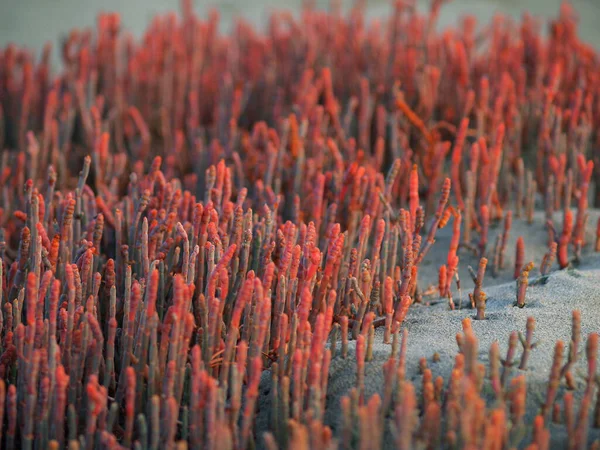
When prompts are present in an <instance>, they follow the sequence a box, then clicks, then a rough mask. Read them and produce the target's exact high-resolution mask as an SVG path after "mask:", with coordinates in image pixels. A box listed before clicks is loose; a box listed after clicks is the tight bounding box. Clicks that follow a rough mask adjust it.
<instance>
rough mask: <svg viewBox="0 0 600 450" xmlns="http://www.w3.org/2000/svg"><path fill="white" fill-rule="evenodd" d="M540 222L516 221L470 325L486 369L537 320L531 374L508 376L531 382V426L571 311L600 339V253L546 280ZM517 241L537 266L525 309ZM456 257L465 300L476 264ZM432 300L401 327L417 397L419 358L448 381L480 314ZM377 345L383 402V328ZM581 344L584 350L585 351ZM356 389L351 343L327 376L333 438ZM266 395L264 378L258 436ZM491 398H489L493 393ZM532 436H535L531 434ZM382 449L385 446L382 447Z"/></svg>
mask: <svg viewBox="0 0 600 450" xmlns="http://www.w3.org/2000/svg"><path fill="white" fill-rule="evenodd" d="M599 214H600V211H591V212H590V219H589V222H588V223H589V224H594V225H595V224H596V220H597V218H598V216H599ZM560 216H562V214H558V213H557V214H555V218H554V221H555V225H556V227H557V228H558V229H559V230H560V229H561V227H562V225H561V220H560ZM543 217H544V216H543V213H536V217H535V219H536V220H535V221H534V223H533V224H531V225H529V224H527V223H526V222H525V221H524V220H521V219H515V220H514V221H513V229H512V232H511V235H510V242H509V245H508V251H507V254H506V268H505V269H504V270H503V271H502V272H501V273H500V274H499V276H498V277H497V278H494V277H492V276H491V275H490V274H489V272H488V273H487V274H486V277H485V280H484V283H483V289H484V291H485V292H486V294H487V295H488V301H487V307H486V320H483V321H477V320H472V325H473V330H474V332H475V335H476V336H477V338H478V340H479V361H480V362H482V363H485V364H486V366H487V363H488V361H489V357H488V352H489V348H490V345H491V344H492V342H494V341H497V342H498V343H499V345H500V354H501V355H502V357H504V355H505V354H506V350H507V347H508V338H509V336H510V334H511V332H513V331H520V332H522V333H525V330H526V322H527V318H528V317H529V316H532V317H534V318H535V320H536V328H535V333H534V342H539V345H538V346H537V347H536V348H535V349H534V350H533V351H532V353H531V356H530V359H529V363H528V366H527V370H525V371H520V370H518V369H517V368H516V367H515V368H513V369H512V372H511V376H512V377H514V376H517V375H519V374H525V375H526V379H527V422H528V423H532V421H533V417H534V416H535V415H536V414H537V413H538V412H539V409H540V406H541V405H542V403H543V401H544V399H545V398H546V389H547V385H548V377H549V373H550V367H551V365H552V357H553V351H554V345H555V343H556V341H557V340H562V341H563V342H564V343H565V348H566V349H568V343H569V341H570V336H571V314H572V311H573V310H575V309H578V310H580V312H581V333H582V340H583V341H585V339H586V338H587V335H588V334H589V333H592V332H600V319H599V318H600V290H599V289H598V286H599V285H600V254H598V253H596V254H594V253H590V251H591V249H590V245H589V244H588V245H587V247H586V249H585V252H584V256H583V258H582V262H581V263H580V264H578V265H572V267H570V268H568V269H565V270H559V269H558V266H557V264H556V263H555V265H554V267H553V270H552V272H551V273H550V275H549V276H547V277H546V278H545V279H542V277H541V276H540V274H539V270H538V269H537V268H538V267H539V265H540V262H541V259H542V257H543V255H544V253H545V252H546V249H547V233H546V231H545V229H544V225H543V223H544V221H543V220H542V219H543ZM449 225H451V224H449ZM447 228H448V229H444V230H442V232H441V233H440V235H439V237H438V240H437V242H436V243H435V245H434V246H433V248H432V250H431V252H430V254H429V255H428V257H427V258H426V260H425V261H424V262H423V267H422V269H421V270H420V280H421V281H420V285H421V286H425V285H427V284H428V282H431V283H433V282H435V280H436V279H437V269H438V264H441V263H442V262H444V261H445V257H446V253H447V250H448V245H449V240H450V236H449V234H450V228H451V227H450V226H449V227H447ZM591 228H592V227H589V229H588V233H587V242H588V243H593V242H594V239H593V236H594V233H593V230H592V229H591ZM499 232H501V229H500V227H498V228H497V229H495V230H494V231H493V232H491V233H490V241H492V242H493V240H494V239H495V235H496V234H497V233H499ZM518 236H524V238H525V244H526V261H530V260H531V261H534V262H535V264H536V269H534V270H533V271H532V274H531V277H530V284H531V286H530V287H529V288H528V290H527V296H526V306H525V307H524V308H523V309H520V308H517V307H515V306H514V303H515V300H516V283H515V281H514V280H513V279H512V273H513V266H514V253H515V251H514V249H515V241H516V239H517V238H518ZM490 251H491V249H490ZM459 256H460V258H461V261H460V276H461V279H462V280H463V283H461V284H462V285H463V297H464V298H465V299H468V293H469V292H472V287H473V283H472V281H471V280H470V277H469V276H468V272H467V266H468V265H472V266H474V267H475V264H476V262H477V260H478V259H477V258H476V257H475V256H473V255H471V253H470V252H469V251H468V250H466V249H463V250H462V251H461V252H460V253H459ZM427 300H429V303H430V304H422V305H414V306H413V307H411V309H410V311H409V314H408V316H407V318H406V320H405V322H404V324H403V327H404V328H406V329H407V330H408V347H407V379H408V380H411V381H412V382H413V384H414V386H415V388H416V389H417V395H419V392H420V386H421V375H420V374H419V367H418V363H419V359H420V358H422V357H425V358H427V361H428V366H429V368H430V369H431V370H432V372H433V376H434V378H435V377H437V376H439V375H441V376H442V377H443V378H444V380H445V381H446V382H447V380H448V379H449V376H450V373H451V371H452V367H453V364H454V357H455V355H456V354H457V353H458V347H457V344H456V339H455V336H456V334H457V333H459V332H461V331H462V320H463V319H464V318H466V317H471V318H474V316H475V311H474V310H472V309H462V310H460V311H459V310H455V311H450V310H449V308H448V306H447V303H446V302H439V298H438V296H430V297H427V298H426V299H425V301H427ZM465 303H466V302H465ZM374 342H375V344H374V348H373V360H372V361H370V362H367V363H366V366H365V379H366V381H365V383H366V385H365V398H369V397H370V396H371V395H373V394H374V393H379V395H380V396H382V394H383V387H384V384H385V383H384V377H383V369H382V365H383V363H384V362H385V361H387V360H388V358H389V356H390V352H391V346H390V345H387V344H383V332H382V329H378V330H377V333H376V336H375V341H374ZM584 345H585V344H582V347H583V346H584ZM434 353H438V354H439V355H440V360H439V362H433V361H432V357H433V354H434ZM521 353H522V347H521V345H520V344H519V346H518V350H517V359H519V360H520V357H521ZM566 353H567V351H566V352H565V361H566ZM585 367H586V363H585V357H584V356H582V357H581V358H580V361H579V363H578V365H577V368H576V369H575V370H574V373H576V374H577V375H576V380H577V383H578V387H579V389H578V391H577V393H578V394H581V393H582V391H583V388H582V386H583V385H584V383H585V381H584V378H583V376H584V375H583V374H584V373H585ZM355 383H356V358H355V346H354V342H353V341H351V342H350V345H349V350H348V357H347V358H345V359H344V358H342V357H341V354H340V346H338V347H337V350H336V354H335V355H333V359H332V363H331V367H330V371H329V385H328V390H327V407H326V413H325V423H326V424H328V425H329V426H331V427H332V430H333V432H334V435H335V434H336V429H337V430H339V427H340V424H341V411H340V399H341V398H342V397H343V396H345V395H347V394H348V392H349V390H350V389H351V388H353V387H354V386H355ZM564 389H565V387H564V383H563V386H562V387H561V393H560V394H559V396H558V398H559V399H561V398H562V392H564ZM269 391H270V375H269V373H268V372H265V376H264V378H263V383H262V386H261V393H262V394H263V397H262V398H261V402H260V411H259V415H258V418H257V426H258V429H259V430H265V429H266V427H267V426H268V420H269V409H270V396H269V395H268V393H269ZM484 392H485V388H484ZM488 392H490V391H489V389H488ZM576 398H577V394H576ZM488 400H489V402H490V405H488V406H491V403H492V401H493V398H492V396H491V395H489V396H488ZM559 403H560V404H561V407H562V401H559ZM576 404H577V403H576ZM388 425H389V424H388ZM528 432H529V433H530V432H531V429H529V430H528ZM551 432H552V448H553V449H562V448H566V447H565V445H566V437H567V435H566V430H565V427H564V426H563V425H555V424H553V425H552V426H551ZM389 433H390V430H389V426H388V427H387V429H386V435H387V436H388V439H384V442H385V443H387V445H389V448H393V445H392V443H391V442H392V440H391V439H390V438H389V437H390V434H389ZM599 438H600V430H599V429H595V430H594V429H592V430H590V435H589V442H590V443H591V442H593V441H594V440H595V439H599ZM528 442H529V441H528ZM259 446H260V441H259ZM384 448H388V447H387V446H386V445H384Z"/></svg>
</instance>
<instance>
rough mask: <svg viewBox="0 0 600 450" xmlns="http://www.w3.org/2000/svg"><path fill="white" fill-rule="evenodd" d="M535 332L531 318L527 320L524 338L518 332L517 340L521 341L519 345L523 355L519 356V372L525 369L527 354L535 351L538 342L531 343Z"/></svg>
mask: <svg viewBox="0 0 600 450" xmlns="http://www.w3.org/2000/svg"><path fill="white" fill-rule="evenodd" d="M534 330H535V319H534V318H533V317H528V318H527V331H526V332H525V336H523V333H521V332H519V340H520V341H521V345H522V346H523V354H522V355H521V363H520V364H519V369H520V370H526V369H527V361H528V360H529V354H530V353H531V350H533V349H535V348H536V347H537V346H538V345H539V342H535V343H533V332H534Z"/></svg>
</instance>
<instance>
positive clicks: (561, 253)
mask: <svg viewBox="0 0 600 450" xmlns="http://www.w3.org/2000/svg"><path fill="white" fill-rule="evenodd" d="M572 234H573V213H572V212H571V210H570V209H568V210H566V211H565V216H564V223H563V231H562V234H561V235H560V238H559V239H558V249H557V255H558V265H559V266H560V268H561V269H564V268H565V267H567V266H568V265H569V254H568V246H569V242H571V236H572Z"/></svg>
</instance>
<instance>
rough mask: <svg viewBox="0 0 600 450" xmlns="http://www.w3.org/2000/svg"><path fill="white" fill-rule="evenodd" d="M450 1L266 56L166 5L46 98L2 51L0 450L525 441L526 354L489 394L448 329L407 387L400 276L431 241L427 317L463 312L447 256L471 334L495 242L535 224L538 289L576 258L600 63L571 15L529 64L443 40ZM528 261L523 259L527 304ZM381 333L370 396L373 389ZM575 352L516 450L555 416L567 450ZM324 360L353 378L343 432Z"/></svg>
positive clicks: (35, 70)
mask: <svg viewBox="0 0 600 450" xmlns="http://www.w3.org/2000/svg"><path fill="white" fill-rule="evenodd" d="M442 3H443V1H438V0H434V1H433V2H432V5H431V9H430V11H429V12H428V13H426V14H421V13H419V12H418V11H417V10H416V9H415V8H414V6H413V5H412V4H411V2H403V1H397V2H394V6H393V11H392V14H391V17H390V18H389V20H388V21H387V22H385V23H383V22H375V23H373V24H369V23H367V21H366V20H365V12H364V10H363V9H364V5H363V2H357V4H356V5H355V6H354V7H353V8H352V9H351V10H350V12H349V13H348V16H347V17H344V16H342V15H341V14H340V12H339V11H338V10H337V9H335V8H334V9H333V10H332V12H330V13H325V12H322V11H318V10H315V9H312V8H310V7H308V6H307V7H305V9H304V10H303V12H302V15H301V16H300V17H299V18H295V17H293V16H292V15H290V14H289V13H275V14H273V15H272V16H271V18H270V22H269V26H268V27H267V29H266V31H264V32H261V31H257V30H255V29H254V28H253V27H252V26H251V25H250V24H248V23H247V22H245V21H243V20H239V21H237V22H236V23H235V25H234V29H233V31H232V32H231V33H230V34H221V33H220V32H219V26H218V25H219V16H218V13H216V12H212V13H210V14H209V15H208V17H206V18H202V17H199V16H197V15H196V14H195V13H194V12H193V10H192V7H191V2H190V1H184V2H183V8H182V15H181V17H177V16H176V15H174V14H168V15H166V16H162V17H157V18H155V19H154V20H153V21H152V23H151V25H150V26H149V28H148V30H147V31H146V33H145V34H144V36H143V38H142V39H141V40H139V41H138V40H135V39H134V38H132V37H131V36H130V35H129V34H127V33H124V32H123V31H122V30H121V24H120V18H119V16H118V15H117V14H104V15H101V16H100V17H99V20H98V24H97V27H96V29H95V30H85V31H73V32H71V33H70V34H69V35H68V36H67V38H66V39H65V40H64V42H63V43H62V46H61V47H60V54H61V56H62V60H63V64H64V69H63V70H62V71H61V72H60V73H57V74H53V72H52V69H51V66H50V60H51V46H50V45H48V46H47V47H45V49H44V51H43V53H42V56H41V58H40V59H36V58H34V56H33V55H32V54H31V53H30V52H29V51H27V50H24V49H21V48H19V47H17V46H15V45H8V46H7V47H5V48H4V49H2V50H1V51H0V149H2V153H1V157H0V190H1V195H0V261H1V263H0V433H1V435H0V446H3V448H7V449H16V448H23V449H34V448H35V449H38V448H40V449H45V448H51V449H57V448H66V447H68V448H70V449H77V448H87V449H92V448H107V449H120V448H139V449H161V448H166V449H174V448H187V447H188V446H189V447H190V448H207V449H217V448H222V449H239V450H246V449H248V448H255V447H256V446H259V447H266V448H270V449H276V448H288V447H289V448H297V449H308V448H329V447H331V448H333V447H335V446H337V445H339V446H340V447H344V448H378V447H380V446H381V445H382V444H383V439H384V434H385V433H386V430H387V429H388V428H389V423H388V422H389V421H388V418H391V421H393V428H394V434H393V442H394V445H395V446H397V447H398V448H400V449H406V450H408V449H411V448H438V447H444V448H459V447H461V448H469V449H473V448H485V449H492V448H494V449H509V448H513V447H516V446H517V445H519V444H520V443H521V440H520V439H519V437H520V436H522V435H523V430H524V429H525V427H527V426H528V425H532V424H531V423H528V422H527V421H528V420H530V418H529V417H527V416H526V414H525V408H526V397H527V389H526V387H527V386H526V375H525V374H524V373H523V374H519V375H517V376H512V368H513V366H514V365H516V362H515V361H516V347H517V343H518V335H517V334H516V333H513V335H511V337H510V341H509V350H508V354H507V356H506V358H505V359H504V360H501V359H500V356H499V348H498V346H497V345H494V346H492V348H491V349H490V361H489V371H486V367H485V366H484V365H483V364H480V363H479V362H478V351H479V350H478V340H477V338H476V336H475V332H474V331H473V329H472V328H471V323H470V320H469V319H466V320H465V321H464V324H463V325H464V332H463V333H459V335H457V342H458V343H459V353H458V354H457V355H456V359H455V363H454V368H453V370H452V371H451V373H450V374H449V377H447V379H444V378H442V377H438V378H435V379H434V378H433V374H432V371H431V370H430V369H429V368H428V367H427V361H426V360H423V364H421V366H422V367H421V369H422V386H421V389H418V388H417V387H416V386H415V385H414V384H413V382H412V381H411V380H410V379H409V378H408V377H407V376H406V370H407V360H406V359H407V351H406V346H407V329H406V325H405V323H404V322H405V319H406V317H407V315H408V314H409V312H410V310H411V308H412V307H413V305H414V304H415V303H425V302H424V296H425V295H426V293H427V291H428V289H427V287H426V286H425V282H426V281H428V280H422V279H420V278H419V276H420V270H422V269H423V267H424V264H423V263H424V261H427V258H428V255H429V252H430V250H431V248H432V247H433V246H434V245H436V237H438V232H439V231H440V229H442V228H444V227H445V226H446V225H447V224H449V222H452V225H451V227H450V226H449V227H448V228H452V230H451V231H449V234H450V245H449V249H448V254H447V258H446V259H445V264H444V265H442V266H441V267H440V269H439V277H438V283H437V284H438V288H437V291H439V296H440V297H441V298H444V299H447V301H448V304H449V307H450V308H452V309H454V308H458V309H461V308H462V306H463V305H462V304H461V302H459V303H458V305H456V304H455V302H454V300H453V292H452V291H453V287H452V285H453V283H454V282H456V289H457V290H458V292H459V295H460V279H459V262H460V255H461V252H464V251H470V252H473V253H474V254H475V255H477V258H478V260H479V261H480V264H479V270H478V273H477V275H476V276H475V277H474V281H475V290H474V292H473V294H472V303H473V304H472V305H465V306H466V307H468V306H472V307H474V308H476V310H477V316H476V318H477V319H483V318H484V317H485V305H486V294H485V292H484V291H483V289H482V284H483V279H484V274H485V270H486V264H487V261H488V259H487V258H488V257H489V258H491V259H490V261H493V270H494V275H495V276H497V275H499V274H500V273H501V272H502V271H503V270H504V269H505V265H506V264H505V255H506V252H507V248H508V247H509V244H508V240H509V235H510V230H511V224H512V221H513V218H514V220H521V217H524V218H525V219H526V220H527V221H528V222H531V221H532V220H533V217H534V216H533V214H534V208H535V206H536V203H535V201H536V198H538V197H539V198H541V199H542V200H543V204H544V207H545V210H546V219H547V220H548V224H547V229H548V233H549V245H548V247H549V252H548V254H547V256H546V257H545V258H544V262H543V263H542V264H541V271H542V274H548V273H549V271H550V269H551V267H552V263H553V261H554V258H555V257H557V258H558V263H559V266H560V267H561V268H564V267H567V266H568V265H569V264H570V261H571V259H574V260H575V261H578V260H579V259H580V258H581V257H582V254H583V253H582V252H584V250H586V245H588V244H590V243H589V242H586V240H585V230H586V221H587V218H588V215H589V213H588V197H593V198H594V205H595V206H600V195H599V192H600V191H599V190H598V188H597V186H596V187H594V185H593V183H592V179H593V177H594V176H595V175H596V176H597V174H598V167H597V166H596V167H595V166H594V163H593V161H595V160H597V158H598V157H599V156H600V155H599V154H598V149H599V148H600V146H599V144H600V133H598V131H597V130H599V129H600V110H599V109H598V108H597V104H598V100H599V99H600V84H599V83H598V77H599V75H600V60H599V59H598V58H597V54H596V53H595V52H594V50H593V49H592V48H591V47H590V46H588V45H586V44H584V43H583V42H581V41H580V40H579V38H578V36H577V34H576V24H575V20H574V18H573V11H572V10H571V7H570V6H569V4H564V5H563V7H562V8H561V10H560V14H559V16H558V18H557V19H556V20H555V21H553V22H552V23H551V26H550V33H549V36H548V38H543V37H542V33H541V31H540V30H539V27H538V26H536V24H535V23H534V21H533V20H532V19H531V18H529V17H528V16H525V17H524V19H523V22H522V23H521V25H520V27H517V26H516V25H514V24H512V23H509V22H503V21H502V20H500V19H499V18H498V19H496V20H494V21H493V22H492V23H491V25H490V26H489V28H487V29H486V31H485V32H484V33H483V34H482V35H478V34H476V26H475V25H476V23H475V19H474V18H472V17H468V18H466V19H465V21H464V23H463V27H462V28H461V29H459V30H454V31H451V30H448V31H443V32H438V31H437V27H436V21H437V17H438V14H439V8H440V7H441V5H442ZM482 49H483V50H482ZM590 149H594V150H593V153H592V152H591V151H590ZM547 173H551V176H550V177H547V176H546V174H547ZM565 173H567V174H568V175H565ZM594 188H595V189H596V191H595V192H590V191H591V190H593V189H594ZM573 200H575V201H576V202H575V204H576V212H575V213H573V212H572V210H571V205H572V203H573ZM560 210H562V211H563V217H564V219H563V224H562V231H561V233H560V235H559V234H557V232H556V231H555V229H554V226H553V224H552V218H553V214H554V212H555V211H560ZM513 212H514V214H513ZM499 221H503V227H502V232H501V235H499V237H498V238H497V239H496V245H495V247H494V249H493V252H494V253H493V254H491V253H490V247H491V245H489V241H490V235H491V232H492V231H493V230H494V229H495V226H496V224H497V223H498V222H499ZM598 229H599V230H600V226H599V227H598ZM596 236H600V232H598V233H597V235H596ZM598 239H600V238H598V237H597V241H596V242H595V249H596V251H598V249H599V248H600V246H599V244H598ZM524 249H525V242H524V239H523V238H519V240H518V241H517V244H516V258H515V265H514V278H519V286H520V287H519V294H518V302H519V306H524V304H525V288H526V287H527V282H528V278H527V275H528V274H529V271H530V269H531V267H532V266H530V265H528V266H526V267H525V268H524V266H523V265H524V262H525V259H524V258H525V254H524ZM427 262H428V263H431V262H432V261H431V260H429V261H427ZM421 274H422V272H421ZM433 290H434V291H435V288H434V289H433ZM444 301H446V300H444ZM578 317H579V316H577V317H576V316H575V315H574V319H573V327H574V329H575V328H577V326H578V325H577V321H578V320H579V318H578ZM576 319H577V320H576ZM534 323H535V322H534V321H533V319H531V320H530V321H528V324H527V334H526V337H524V338H522V342H523V348H524V353H523V356H522V358H521V362H520V368H521V369H526V366H527V360H528V356H529V354H530V352H531V351H533V350H534V349H535V345H536V344H534V343H532V335H533V328H534ZM380 327H383V328H384V332H383V341H384V342H385V343H390V344H391V353H390V357H389V360H388V361H387V362H386V363H385V364H384V366H383V371H384V376H385V380H386V386H385V389H384V393H383V397H381V398H380V397H379V396H378V395H374V396H370V397H369V396H368V395H367V392H366V389H365V379H366V377H367V376H368V371H367V369H368V367H369V364H371V362H372V359H373V345H374V340H375V339H380V335H379V334H378V333H377V332H376V329H378V328H380ZM579 334H580V333H579V332H576V331H574V333H573V339H572V343H571V347H570V348H571V350H570V352H569V359H568V362H567V363H566V365H563V353H564V344H562V343H561V342H559V343H558V344H557V346H556V350H555V355H554V362H553V365H552V368H551V372H550V379H549V382H548V389H547V395H546V398H545V400H544V403H543V407H542V410H541V412H540V413H539V414H538V415H536V417H535V418H534V421H533V433H532V434H531V435H527V438H528V439H529V442H530V447H528V448H529V449H540V450H541V449H545V448H548V445H549V439H550V433H551V428H550V415H551V413H552V412H553V410H554V408H555V407H556V405H557V404H558V403H557V402H558V400H562V401H564V404H565V411H564V416H565V420H566V421H567V422H568V434H569V442H570V444H569V445H570V447H569V448H573V449H580V448H583V447H584V446H585V445H586V439H587V436H588V422H589V421H588V414H589V409H590V407H591V405H592V403H593V402H594V397H593V394H594V390H595V384H596V381H595V380H596V377H597V373H596V353H597V345H598V336H597V335H596V334H592V335H590V336H589V338H588V340H587V344H586V358H587V362H588V373H587V376H586V378H585V380H586V382H585V386H584V392H583V397H582V398H583V400H582V402H581V404H580V407H579V408H580V409H579V412H578V413H575V410H574V409H573V396H572V394H571V393H568V394H565V395H564V396H563V394H562V391H561V389H560V387H561V382H562V380H563V378H564V379H565V380H567V385H568V387H569V388H574V389H575V388H577V386H574V385H573V376H574V370H573V365H574V364H575V362H576V359H577V358H578V349H579V348H580V347H581V348H583V343H582V342H581V337H580V336H579ZM351 341H355V343H353V344H352V345H353V348H352V349H351V348H350V345H351V344H350V342H351ZM339 344H341V348H340V350H339V351H337V345H339ZM334 358H353V359H355V365H356V372H355V375H356V383H355V387H353V388H352V389H351V390H350V391H348V392H347V395H346V396H345V397H344V398H343V400H342V402H341V405H335V407H338V406H339V407H340V408H341V417H342V419H341V420H342V426H341V429H336V430H335V433H334V430H332V429H331V428H330V426H329V425H330V424H328V423H327V422H326V420H325V412H326V409H327V408H329V407H332V406H331V404H329V403H328V396H327V390H328V382H329V376H330V374H329V368H330V365H331V363H332V360H333V359H334ZM265 376H267V377H268V379H269V380H270V392H269V394H268V395H269V396H270V400H269V401H270V405H271V411H270V413H269V415H270V418H269V421H268V430H267V432H266V433H259V429H258V425H257V423H256V422H257V420H256V419H257V405H259V403H260V401H259V400H260V398H261V396H262V395H264V394H263V393H262V392H261V389H260V386H261V380H262V379H264V378H265ZM488 379H489V382H490V383H491V386H492V391H493V395H494V400H495V401H494V403H493V404H489V403H486V396H485V394H484V386H485V383H486V382H487V381H486V380H488ZM595 402H596V413H595V416H594V417H595V422H594V423H595V424H596V425H598V424H599V423H600V419H599V418H600V413H598V411H600V401H598V400H595ZM536 414H537V413H536ZM263 431H264V430H263Z"/></svg>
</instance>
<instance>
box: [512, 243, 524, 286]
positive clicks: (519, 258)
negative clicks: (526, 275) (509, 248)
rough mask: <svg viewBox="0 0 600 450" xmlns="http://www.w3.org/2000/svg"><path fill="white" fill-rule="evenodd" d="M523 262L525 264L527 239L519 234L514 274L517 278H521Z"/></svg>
mask: <svg viewBox="0 0 600 450" xmlns="http://www.w3.org/2000/svg"><path fill="white" fill-rule="evenodd" d="M523 264H525V241H524V240H523V236H519V238H518V239H517V244H516V247H515V271H514V274H513V278H514V279H515V280H516V279H517V278H519V275H520V274H521V270H522V269H523Z"/></svg>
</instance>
